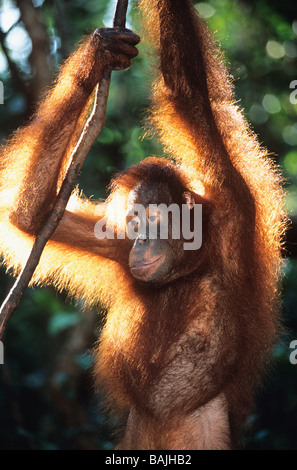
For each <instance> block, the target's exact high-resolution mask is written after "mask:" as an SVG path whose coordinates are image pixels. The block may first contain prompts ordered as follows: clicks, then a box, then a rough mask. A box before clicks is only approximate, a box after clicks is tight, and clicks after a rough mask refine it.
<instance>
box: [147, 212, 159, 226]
mask: <svg viewBox="0 0 297 470" xmlns="http://www.w3.org/2000/svg"><path fill="white" fill-rule="evenodd" d="M158 219H159V217H158V215H157V214H153V215H149V216H148V221H149V223H151V224H154V223H157V222H158Z"/></svg>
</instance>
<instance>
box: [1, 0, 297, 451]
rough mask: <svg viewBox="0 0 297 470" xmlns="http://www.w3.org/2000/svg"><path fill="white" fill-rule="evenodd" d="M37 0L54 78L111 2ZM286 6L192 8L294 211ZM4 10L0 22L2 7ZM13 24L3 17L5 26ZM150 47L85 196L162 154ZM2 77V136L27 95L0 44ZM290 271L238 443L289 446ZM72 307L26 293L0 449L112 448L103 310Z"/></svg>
mask: <svg viewBox="0 0 297 470" xmlns="http://www.w3.org/2000/svg"><path fill="white" fill-rule="evenodd" d="M36 4H38V5H40V7H39V8H38V10H39V12H40V14H41V18H42V19H43V21H44V23H45V25H46V30H47V33H48V36H49V39H50V41H49V42H50V51H49V54H48V60H49V62H50V64H51V66H52V70H53V76H54V73H55V71H56V69H57V67H58V64H60V63H61V61H62V60H63V59H64V58H65V57H66V56H67V55H68V54H69V52H70V51H71V50H73V48H74V45H75V43H77V42H78V41H79V39H80V38H81V36H82V35H84V34H85V33H86V31H89V30H92V29H94V28H96V27H101V26H110V25H111V23H112V16H113V9H114V2H111V1H109V0H100V1H98V0H91V1H88V2H85V1H82V0H73V1H71V2H70V1H66V0H63V1H59V2H57V1H56V0H45V1H40V2H36ZM293 4H294V2H292V1H289V0H283V1H282V2H279V1H277V0H275V1H268V0H257V1H256V0H255V1H240V2H238V1H235V0H211V1H209V2H203V3H198V4H197V8H198V10H199V11H200V12H201V13H202V14H204V15H205V16H206V18H207V21H208V23H209V25H210V27H211V29H212V30H213V31H216V38H217V40H218V41H219V42H220V43H221V45H222V48H223V50H224V51H225V57H226V61H227V62H228V63H230V68H231V73H232V74H233V75H234V78H235V86H236V97H237V99H238V100H240V102H241V104H242V106H243V107H244V109H245V112H246V116H247V118H248V119H249V120H250V121H251V123H252V125H253V127H254V130H255V132H256V133H257V134H259V137H260V141H261V142H263V144H264V145H265V146H267V147H268V148H269V150H270V151H271V152H272V153H273V155H275V157H274V158H275V159H276V160H277V162H278V163H279V165H280V166H281V168H282V170H283V173H284V176H285V178H286V181H287V183H286V184H287V187H288V197H287V207H288V209H289V211H290V213H291V214H297V203H296V201H297V153H296V145H297V105H296V104H292V103H291V102H290V94H291V93H292V91H293V90H292V89H290V83H291V82H292V81H293V80H296V79H297V76H296V58H297V40H296V36H297V19H296V12H295V11H294V6H293ZM5 5H6V6H5ZM7 5H9V6H10V7H11V8H12V10H11V12H12V13H13V12H14V13H17V12H16V10H17V9H16V6H15V3H14V1H13V0H7V1H6V2H4V1H3V0H2V2H0V7H1V8H2V9H3V10H2V13H3V12H4V11H5V8H7ZM4 7H5V8H4ZM294 14H295V18H294ZM1 18H2V19H1V20H0V25H1V27H2V28H4V26H5V25H4V24H3V15H1ZM294 20H295V21H294ZM128 23H129V24H130V25H132V24H133V27H134V28H136V29H138V19H137V12H136V11H135V10H131V11H130V13H129V18H128ZM20 27H21V28H22V26H21V25H20ZM13 29H14V27H13V25H12V28H11V32H10V34H11V33H12V32H13ZM25 34H26V33H25ZM13 37H15V38H16V36H13ZM27 39H28V41H29V45H30V39H29V38H28V37H27ZM15 41H16V39H15ZM25 42H26V41H25ZM25 42H24V43H22V42H15V43H13V44H11V43H9V44H10V48H11V49H10V53H16V51H17V57H18V59H16V64H17V66H18V67H19V70H20V73H21V77H22V79H23V80H24V83H29V82H30V80H31V76H32V73H31V72H32V71H31V70H30V67H29V62H28V59H29V54H30V47H29V48H28V44H27V45H26V44H25ZM147 52H148V51H147V50H146V49H145V47H144V46H143V45H140V55H139V56H138V57H137V59H136V60H135V61H134V62H133V66H132V67H131V69H130V70H129V71H122V72H117V73H113V74H112V84H111V88H110V96H109V102H108V111H107V121H106V126H105V128H104V130H103V132H102V133H101V135H100V138H99V139H98V142H97V143H96V144H95V145H94V148H93V149H92V151H91V152H90V155H89V157H88V158H87V160H86V163H85V165H84V169H83V172H82V174H81V175H80V178H79V184H80V186H81V187H82V188H83V190H84V192H85V194H86V195H87V196H91V195H94V196H95V197H105V196H106V186H107V185H108V183H109V181H110V178H111V177H112V175H113V174H115V173H116V172H117V171H118V170H121V169H123V168H125V167H126V166H128V165H131V164H133V163H136V162H138V161H140V160H141V159H143V158H144V157H146V156H149V155H160V154H161V153H162V149H161V148H160V145H159V144H158V143H157V142H156V141H154V140H153V139H149V138H148V137H146V135H145V125H144V117H145V109H146V107H147V106H148V105H149V88H150V81H151V78H152V76H153V72H154V71H152V70H151V69H150V64H149V60H148V54H147ZM0 77H1V80H2V82H3V83H4V89H5V104H4V105H0V111H2V112H1V113H0V129H1V130H0V138H5V137H7V135H8V134H9V133H10V132H11V131H12V130H13V129H15V128H17V127H18V126H19V125H20V124H21V123H22V122H23V121H24V119H27V118H28V116H27V115H26V100H25V96H24V92H23V91H22V89H21V88H20V87H19V85H18V84H17V83H16V81H15V79H14V76H13V75H12V74H11V71H10V69H9V67H8V64H7V61H6V59H5V57H4V55H3V53H2V52H1V49H0ZM296 279H297V264H296V261H295V260H288V261H287V263H286V270H285V277H284V294H283V312H284V319H285V327H286V334H285V335H284V336H283V338H282V342H280V344H279V346H278V348H276V351H275V369H274V371H273V372H272V373H271V377H270V379H269V381H268V382H267V384H266V387H265V388H264V389H263V391H262V392H261V394H260V395H259V399H258V403H257V407H256V409H255V411H254V413H253V415H252V416H251V417H250V420H249V425H248V436H247V440H246V448H247V449H296V448H297V445H296V439H295V421H296V412H297V398H296V396H297V395H296V379H297V377H296V375H297V366H294V365H292V364H290V362H289V354H290V350H289V344H290V342H291V341H292V340H294V339H297V314H296V305H297V289H296ZM10 284H11V279H10V278H9V277H8V276H7V275H5V274H4V271H2V273H1V277H0V292H1V297H2V298H4V296H5V294H6V293H7V291H8V288H9V286H10ZM80 307H81V306H73V305H71V303H69V302H66V299H65V296H64V295H61V294H56V293H55V292H54V291H53V290H52V289H34V290H32V289H28V290H27V292H26V295H25V297H24V298H23V300H22V303H21V305H20V307H19V309H18V310H17V312H16V313H15V314H14V316H13V317H12V319H11V321H10V323H9V327H8V329H7V333H6V336H5V341H4V344H5V366H1V365H0V410H1V413H0V448H1V449H31V448H33V449H81V448H99V449H104V448H110V447H111V446H112V442H111V438H110V431H111V429H112V427H113V425H114V423H113V421H112V420H107V419H106V418H105V417H104V413H102V414H101V413H100V412H99V411H98V401H99V399H98V400H97V397H95V396H94V393H93V388H92V378H91V373H90V365H91V361H92V359H91V354H90V353H88V351H89V350H90V348H92V345H93V344H94V341H95V339H96V338H97V337H98V331H97V330H98V328H99V325H100V318H98V317H97V318H96V317H95V316H94V315H93V314H92V312H91V313H90V312H84V313H82V310H81V308H80ZM243 353H244V351H243ZM69 409H70V410H71V413H70V415H69ZM70 416H71V419H70ZM82 416H83V419H82Z"/></svg>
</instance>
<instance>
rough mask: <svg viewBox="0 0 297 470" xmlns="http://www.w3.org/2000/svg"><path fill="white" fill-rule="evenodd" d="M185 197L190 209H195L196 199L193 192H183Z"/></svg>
mask: <svg viewBox="0 0 297 470" xmlns="http://www.w3.org/2000/svg"><path fill="white" fill-rule="evenodd" d="M183 198H184V200H185V203H186V204H187V205H188V207H189V209H193V207H194V206H195V199H194V197H193V194H192V193H191V192H190V191H185V192H184V193H183Z"/></svg>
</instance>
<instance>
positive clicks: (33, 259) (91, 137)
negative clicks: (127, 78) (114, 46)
mask: <svg viewBox="0 0 297 470" xmlns="http://www.w3.org/2000/svg"><path fill="white" fill-rule="evenodd" d="M127 7H128V0H118V1H117V7H116V12H115V16H114V23H113V24H114V26H115V27H124V26H125V22H126V12H127ZM110 78H111V69H106V70H105V71H104V78H103V80H102V81H101V82H100V86H99V85H98V86H97V91H96V99H95V103H94V107H93V111H92V114H91V116H90V117H89V119H88V121H87V123H86V125H85V127H84V129H83V131H82V133H81V136H80V138H79V141H78V142H77V144H76V146H75V148H74V150H73V152H72V155H71V159H70V164H69V166H68V169H67V172H66V175H65V178H64V181H63V183H62V186H61V189H60V192H59V194H58V196H57V199H56V202H55V205H54V207H53V209H52V211H51V213H50V215H49V217H48V219H47V221H46V222H45V224H44V226H43V227H42V229H41V230H40V232H39V233H38V235H37V236H36V239H35V241H34V244H33V247H32V250H31V253H30V255H29V257H28V260H27V262H26V265H25V266H24V268H23V269H22V271H21V273H20V274H19V276H18V278H17V280H16V282H15V284H14V285H13V287H12V289H11V290H10V292H9V294H8V296H7V297H6V299H5V300H4V302H3V304H2V306H1V309H0V339H1V338H2V337H3V334H4V331H5V328H6V325H7V323H8V321H9V319H10V317H11V315H12V314H13V312H14V311H15V309H16V308H17V307H18V305H19V302H20V300H21V298H22V296H23V294H24V292H25V290H26V288H27V286H28V284H29V282H30V280H31V278H32V276H33V274H34V271H35V269H36V266H37V265H38V263H39V260H40V257H41V255H42V252H43V249H44V247H45V245H46V243H47V241H48V240H49V238H50V237H51V235H52V234H53V232H54V231H55V229H56V228H57V225H58V224H59V222H60V220H61V218H62V216H63V214H64V211H65V208H66V205H67V202H68V200H69V197H70V195H71V192H72V191H73V188H74V185H75V182H76V178H77V176H78V174H79V172H80V170H81V168H82V165H83V163H84V161H85V158H86V156H87V154H88V153H89V151H90V149H91V147H92V145H93V144H94V142H95V140H96V139H97V138H98V136H99V134H100V132H101V130H102V128H103V126H104V123H105V113H106V105H107V98H108V92H109V85H110Z"/></svg>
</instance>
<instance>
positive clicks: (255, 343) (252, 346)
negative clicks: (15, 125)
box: [0, 0, 285, 449]
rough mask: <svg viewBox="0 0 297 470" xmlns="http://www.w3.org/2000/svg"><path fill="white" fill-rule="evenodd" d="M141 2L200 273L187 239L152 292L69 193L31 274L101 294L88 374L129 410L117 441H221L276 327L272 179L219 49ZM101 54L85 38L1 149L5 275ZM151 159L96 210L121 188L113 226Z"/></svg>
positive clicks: (244, 410)
mask: <svg viewBox="0 0 297 470" xmlns="http://www.w3.org/2000/svg"><path fill="white" fill-rule="evenodd" d="M181 3H182V4H181ZM140 9H141V10H142V12H143V14H144V18H145V20H144V23H145V27H146V29H147V36H148V38H149V40H150V41H151V43H152V44H153V45H154V47H155V48H156V51H157V53H158V55H157V57H161V65H160V64H159V67H158V70H159V72H158V76H157V78H156V82H155V85H154V87H153V92H152V105H151V111H150V114H149V118H148V121H149V123H150V126H151V129H152V130H153V131H156V133H157V135H158V137H159V139H160V140H161V142H162V143H163V144H164V148H165V151H166V152H167V153H168V154H169V156H170V157H171V158H172V160H173V161H175V162H176V163H178V164H179V168H178V169H176V170H174V169H173V168H174V167H172V165H171V164H170V165H169V164H168V165H169V166H170V169H171V170H170V171H172V172H173V173H174V172H178V174H180V175H181V177H182V178H183V180H184V181H185V182H187V183H186V184H187V188H188V189H189V190H192V191H193V192H194V193H196V194H200V195H202V196H203V197H204V198H205V202H206V205H207V204H209V205H210V206H211V207H212V213H211V215H210V219H209V223H210V227H211V231H210V233H209V237H208V238H207V239H205V240H203V250H202V251H201V253H204V257H206V259H207V260H208V261H207V264H205V262H204V264H203V269H204V271H201V266H200V265H199V262H200V261H199V255H200V253H199V250H198V253H197V258H195V259H197V269H198V267H200V268H199V269H200V270H198V271H195V272H194V274H192V275H191V276H181V277H180V279H178V280H177V281H175V282H174V283H172V284H169V285H167V286H165V287H162V288H160V289H157V288H151V289H148V288H147V286H143V285H140V284H139V283H137V281H136V280H134V279H133V278H132V277H131V275H130V272H129V269H128V266H127V264H125V262H124V260H125V257H126V255H127V254H126V252H125V253H124V252H123V253H122V252H121V253H120V254H119V256H122V259H121V262H120V263H117V262H116V261H115V260H113V259H108V253H106V252H103V254H102V256H101V255H100V253H101V252H100V247H99V248H96V245H95V243H94V241H93V240H92V238H91V237H90V236H89V237H87V233H86V232H87V229H86V228H84V224H83V220H88V221H89V222H88V223H90V227H92V223H93V225H94V223H95V221H96V217H95V216H94V209H95V203H92V202H91V201H88V200H85V199H83V198H80V197H79V194H78V193H76V194H74V195H73V198H72V203H71V206H70V205H69V207H68V209H69V211H71V212H72V213H74V214H76V215H77V218H76V219H75V220H76V222H73V225H72V224H71V223H69V220H70V219H69V217H68V216H67V215H65V217H64V219H63V220H62V223H61V224H60V228H59V229H58V231H57V233H56V236H55V240H56V241H50V242H49V243H48V245H47V247H46V249H45V251H44V253H43V255H42V259H41V262H40V264H39V266H38V268H37V271H36V273H35V275H34V279H33V281H32V282H34V283H37V284H39V285H44V284H48V283H52V284H54V285H55V287H56V288H57V289H67V290H68V291H69V293H70V295H71V296H74V297H82V298H83V299H84V300H85V301H86V302H87V303H88V304H97V303H98V302H101V303H103V304H104V305H106V306H107V307H109V313H108V315H107V320H106V323H105V327H104V329H103V333H102V336H101V338H100V343H99V344H98V351H97V353H96V354H97V361H96V366H95V376H96V381H97V383H98V384H100V385H102V386H103V388H104V390H105V393H106V396H107V398H108V400H109V401H110V402H111V403H112V404H113V406H115V407H116V408H118V409H120V410H124V411H126V412H129V409H130V408H131V412H130V416H129V419H128V426H127V430H126V434H125V438H124V441H123V443H122V444H121V445H120V448H126V449H127V448H152V449H153V448H155V449H158V448H159V449H172V448H176V449H177V448H178V449H186V448H197V449H199V448H217V449H219V448H230V447H231V446H232V444H231V443H230V435H229V434H231V436H232V437H234V434H235V432H236V430H237V429H238V428H239V427H240V426H241V425H242V423H243V422H244V420H245V418H246V416H247V414H248V413H249V411H250V409H251V404H252V399H253V393H254V389H255V386H256V385H257V384H258V383H259V381H260V380H261V377H262V374H263V370H264V369H265V367H266V363H267V360H268V358H269V356H270V354H271V348H272V345H273V343H274V341H275V339H276V337H277V332H278V329H279V320H278V308H279V307H278V300H279V299H278V287H279V286H278V281H279V275H280V267H281V240H282V235H283V231H284V228H285V217H284V214H283V191H282V188H281V178H280V176H279V172H278V169H277V168H276V167H275V165H274V163H273V161H272V159H271V158H269V157H268V154H267V151H266V150H265V149H263V148H262V147H261V146H260V145H259V143H258V140H257V138H256V136H255V135H254V134H253V133H252V131H251V130H250V128H249V125H248V123H247V122H246V120H245V118H244V116H243V114H242V111H241V110H240V109H239V107H238V105H237V104H235V99H234V94H233V86H232V83H231V79H230V77H229V76H228V72H227V71H226V69H225V67H224V65H223V62H222V61H221V58H220V53H219V52H218V51H217V49H216V47H215V46H214V43H213V39H212V37H211V35H210V33H209V31H208V29H207V27H206V26H205V25H204V23H203V22H202V21H201V20H200V19H199V18H198V17H197V16H196V15H195V11H194V8H193V7H192V4H191V2H190V1H189V0H184V1H183V2H180V0H164V1H160V0H141V1H140ZM165 46H166V47H165ZM200 50H201V53H202V57H200V56H199V51H200ZM99 52H100V50H99ZM101 54H103V51H102V50H101ZM195 54H196V55H195ZM99 55H100V54H98V50H97V49H96V48H94V44H93V42H92V41H89V42H86V43H84V44H83V45H82V46H80V48H79V49H78V51H77V52H76V53H74V55H73V56H72V57H71V58H70V60H69V61H68V63H67V65H66V67H64V69H63V70H62V75H61V76H60V79H59V80H58V82H57V85H56V88H54V89H53V91H52V92H50V93H49V95H48V97H47V98H46V100H45V101H44V102H43V103H42V104H41V106H40V107H39V110H38V112H37V118H35V119H33V120H32V121H31V123H29V125H28V126H27V127H25V128H24V129H21V130H19V131H18V132H17V133H16V134H15V136H14V137H13V138H12V140H11V141H10V142H8V144H7V146H6V147H5V148H4V149H3V151H2V155H3V157H2V161H1V193H0V202H1V209H2V212H1V224H0V245H1V252H2V255H3V257H4V260H5V263H6V266H7V267H8V268H12V269H13V271H14V273H17V272H18V271H19V269H20V268H21V266H23V264H24V262H25V259H26V257H27V255H28V253H29V249H30V246H31V244H32V239H33V235H29V234H28V233H35V231H36V229H37V227H38V224H39V225H40V224H41V223H42V220H43V219H44V215H45V214H46V213H47V212H48V211H49V209H50V205H51V204H52V201H53V197H54V195H55V193H56V191H57V187H58V186H59V182H60V181H61V176H62V175H63V173H64V170H62V168H64V167H65V166H64V167H63V166H62V162H63V161H64V163H65V162H66V163H67V156H68V155H69V153H70V150H71V148H72V146H73V140H72V141H70V138H71V134H73V132H74V129H75V127H76V128H77V126H78V127H80V124H77V123H78V118H79V115H80V113H81V112H82V110H83V108H85V107H86V105H87V102H88V100H89V99H90V95H91V90H92V89H93V87H94V85H95V82H96V79H97V80H99V79H100V76H101V75H102V70H103V67H104V66H105V65H106V64H107V63H108V61H105V60H102V61H101V62H100V60H99V59H98V56H99ZM103 58H105V56H104V54H103ZM105 59H106V58H105ZM97 60H98V64H99V65H97ZM158 60H159V59H158ZM95 64H96V65H95ZM94 69H97V72H96V74H95V73H94ZM82 83H83V86H82ZM230 160H231V162H232V164H230ZM152 163H154V164H155V165H157V166H159V167H160V168H161V167H166V166H167V163H166V160H148V161H144V162H143V163H142V164H139V165H137V166H135V167H132V168H131V169H130V170H128V171H126V172H125V173H124V174H122V175H120V176H119V177H118V178H117V179H115V181H114V182H113V183H112V185H111V195H110V197H109V199H108V201H107V203H108V205H107V211H106V206H102V211H103V213H106V214H107V216H109V214H111V213H112V211H111V208H112V205H113V204H115V203H116V205H117V204H118V202H119V201H120V202H121V204H122V206H123V207H122V209H123V210H122V212H121V214H122V216H121V218H120V219H119V220H116V221H115V222H116V223H117V225H118V226H119V227H121V228H122V229H123V224H124V214H125V201H126V199H127V196H128V194H129V192H130V190H131V189H132V188H133V187H134V186H135V184H138V183H139V181H141V180H142V179H143V178H147V177H148V176H149V174H150V165H151V164H152ZM60 168H61V169H60ZM160 171H161V170H160ZM173 197H174V195H173ZM41 216H42V217H41ZM67 217H68V218H67ZM84 217H85V218H84ZM11 221H13V223H11ZM17 226H18V227H20V228H23V231H22V230H21V229H20V228H17ZM25 232H27V234H26V233H25ZM113 249H114V248H113ZM214 423H215V424H214ZM229 424H230V426H231V430H230V429H229ZM218 425H219V426H218ZM202 429H204V430H205V431H204V433H202V431H201V430H202ZM210 429H217V434H216V433H215V434H211V433H210V431H207V430H210Z"/></svg>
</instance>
